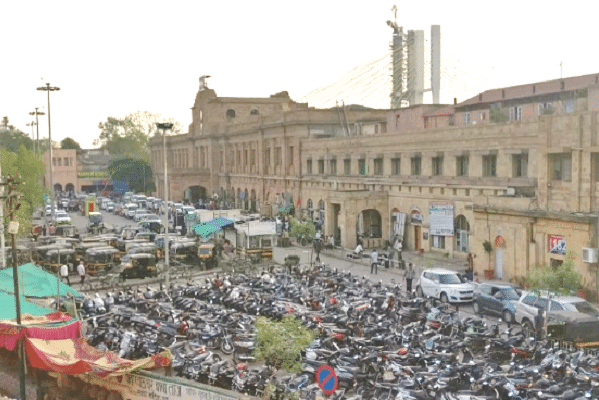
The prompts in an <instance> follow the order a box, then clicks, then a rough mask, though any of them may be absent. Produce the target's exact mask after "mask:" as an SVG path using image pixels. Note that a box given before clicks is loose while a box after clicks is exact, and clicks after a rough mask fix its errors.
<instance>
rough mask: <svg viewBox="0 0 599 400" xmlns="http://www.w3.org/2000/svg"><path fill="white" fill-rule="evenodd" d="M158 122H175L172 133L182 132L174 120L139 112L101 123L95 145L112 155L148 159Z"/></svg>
mask: <svg viewBox="0 0 599 400" xmlns="http://www.w3.org/2000/svg"><path fill="white" fill-rule="evenodd" d="M156 122H173V123H174V126H173V130H172V133H173V134H176V133H180V132H181V124H180V123H178V122H176V121H173V119H172V118H170V119H165V118H162V117H161V116H160V114H154V113H150V112H148V111H137V112H134V113H131V114H127V115H125V117H123V118H115V117H108V119H107V120H106V122H100V124H99V125H98V128H99V129H100V130H101V132H100V136H99V137H98V138H97V139H96V140H94V145H101V147H102V148H103V149H106V150H108V152H109V153H110V154H114V155H123V156H134V157H137V158H143V159H146V160H147V159H148V158H149V150H148V139H149V137H150V135H152V134H154V133H156Z"/></svg>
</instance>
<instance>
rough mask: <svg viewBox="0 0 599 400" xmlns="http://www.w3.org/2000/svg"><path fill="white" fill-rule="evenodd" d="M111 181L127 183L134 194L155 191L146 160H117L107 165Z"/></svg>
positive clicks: (127, 158) (130, 158)
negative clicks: (117, 180) (116, 180)
mask: <svg viewBox="0 0 599 400" xmlns="http://www.w3.org/2000/svg"><path fill="white" fill-rule="evenodd" d="M108 172H110V176H111V178H112V179H119V180H123V181H125V182H127V184H128V185H129V187H130V188H131V190H132V191H134V192H140V193H141V192H143V193H148V192H153V191H155V190H156V185H155V184H154V175H153V174H152V167H150V164H149V163H148V162H147V161H146V160H142V159H139V158H133V157H124V158H117V159H114V160H112V161H111V162H110V164H109V165H108Z"/></svg>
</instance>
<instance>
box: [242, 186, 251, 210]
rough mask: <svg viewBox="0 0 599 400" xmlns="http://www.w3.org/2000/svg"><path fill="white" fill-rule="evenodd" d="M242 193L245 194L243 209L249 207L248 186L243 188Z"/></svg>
mask: <svg viewBox="0 0 599 400" xmlns="http://www.w3.org/2000/svg"><path fill="white" fill-rule="evenodd" d="M244 193H245V196H244V198H243V209H244V210H249V209H250V199H249V196H250V192H249V191H248V188H245V191H244Z"/></svg>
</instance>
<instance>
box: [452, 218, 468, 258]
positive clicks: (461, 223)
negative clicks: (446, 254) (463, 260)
mask: <svg viewBox="0 0 599 400" xmlns="http://www.w3.org/2000/svg"><path fill="white" fill-rule="evenodd" d="M469 236H470V224H469V223H468V220H467V219H466V217H464V216H463V215H462V214H460V215H458V216H457V217H456V218H455V249H456V251H460V252H463V253H469V252H470V239H469Z"/></svg>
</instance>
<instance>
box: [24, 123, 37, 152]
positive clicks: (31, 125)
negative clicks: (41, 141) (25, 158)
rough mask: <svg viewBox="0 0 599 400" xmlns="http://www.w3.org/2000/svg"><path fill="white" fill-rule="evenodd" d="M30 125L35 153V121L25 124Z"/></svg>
mask: <svg viewBox="0 0 599 400" xmlns="http://www.w3.org/2000/svg"><path fill="white" fill-rule="evenodd" d="M25 125H27V126H30V127H31V141H32V142H33V152H34V153H35V133H34V132H33V127H34V126H35V125H37V124H36V123H35V121H31V123H30V124H25Z"/></svg>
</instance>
